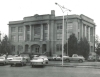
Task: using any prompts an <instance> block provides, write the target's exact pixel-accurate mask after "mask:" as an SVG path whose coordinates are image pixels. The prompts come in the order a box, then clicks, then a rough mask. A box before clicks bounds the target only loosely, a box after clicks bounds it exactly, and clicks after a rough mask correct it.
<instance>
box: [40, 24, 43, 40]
mask: <svg viewBox="0 0 100 77" xmlns="http://www.w3.org/2000/svg"><path fill="white" fill-rule="evenodd" d="M40 40H41V41H42V40H43V24H41V39H40Z"/></svg>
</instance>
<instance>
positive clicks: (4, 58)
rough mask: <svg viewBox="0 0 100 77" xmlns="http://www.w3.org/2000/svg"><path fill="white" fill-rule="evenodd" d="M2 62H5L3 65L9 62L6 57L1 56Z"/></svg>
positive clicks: (0, 62)
mask: <svg viewBox="0 0 100 77" xmlns="http://www.w3.org/2000/svg"><path fill="white" fill-rule="evenodd" d="M0 64H3V65H6V64H7V59H6V57H0Z"/></svg>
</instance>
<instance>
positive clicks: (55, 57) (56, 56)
mask: <svg viewBox="0 0 100 77" xmlns="http://www.w3.org/2000/svg"><path fill="white" fill-rule="evenodd" d="M53 60H62V57H61V56H59V55H53Z"/></svg>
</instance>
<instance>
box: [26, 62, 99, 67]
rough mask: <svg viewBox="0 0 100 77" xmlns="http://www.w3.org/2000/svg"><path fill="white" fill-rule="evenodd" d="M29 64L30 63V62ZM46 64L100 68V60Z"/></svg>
mask: <svg viewBox="0 0 100 77" xmlns="http://www.w3.org/2000/svg"><path fill="white" fill-rule="evenodd" d="M27 65H30V63H28V64H27ZM46 66H52V67H84V68H100V62H98V61H95V62H87V61H85V62H82V63H79V62H63V65H62V61H49V63H48V64H46Z"/></svg>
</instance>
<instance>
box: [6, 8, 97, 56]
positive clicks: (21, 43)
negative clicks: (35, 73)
mask: <svg viewBox="0 0 100 77" xmlns="http://www.w3.org/2000/svg"><path fill="white" fill-rule="evenodd" d="M62 20H63V16H55V11H54V10H51V14H44V15H38V14H35V15H34V16H28V17H24V18H23V20H20V21H10V22H9V24H8V25H9V39H10V41H11V43H12V45H13V47H12V51H13V53H15V54H16V53H17V52H19V53H23V52H27V53H50V52H51V53H52V54H59V55H60V54H61V53H62ZM64 26H65V28H64V43H66V42H67V40H68V38H69V36H70V35H71V34H72V33H74V34H75V36H76V37H77V40H78V41H80V38H87V40H88V42H89V44H90V52H94V50H95V48H94V45H95V26H96V25H95V23H94V21H93V19H91V18H89V17H87V16H85V15H83V14H81V15H68V16H66V15H65V18H64ZM67 30H68V31H67Z"/></svg>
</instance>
